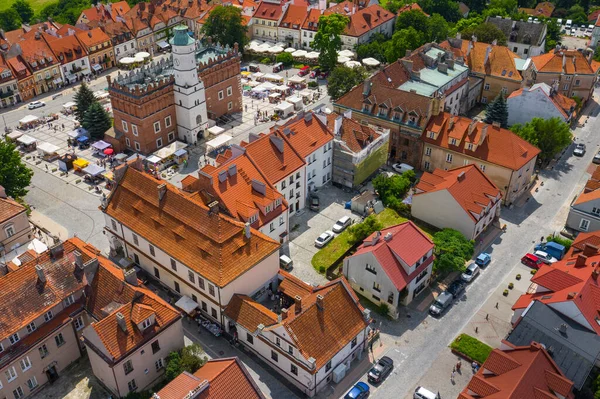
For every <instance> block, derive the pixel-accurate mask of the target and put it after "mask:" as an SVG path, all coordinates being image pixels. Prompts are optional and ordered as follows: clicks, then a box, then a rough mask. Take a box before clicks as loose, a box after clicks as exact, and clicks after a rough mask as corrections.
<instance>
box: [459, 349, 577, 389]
mask: <svg viewBox="0 0 600 399" xmlns="http://www.w3.org/2000/svg"><path fill="white" fill-rule="evenodd" d="M503 347H504V349H494V350H493V351H492V353H491V354H490V356H489V357H488V358H487V360H486V361H485V362H484V363H483V365H482V366H481V368H480V369H479V370H478V371H477V374H475V375H474V376H473V378H472V379H471V381H470V382H469V384H468V385H467V386H466V387H465V388H464V390H463V391H462V392H461V394H460V395H459V396H458V399H472V398H488V399H500V398H502V399H521V398H542V397H543V398H548V399H550V398H555V399H559V398H564V397H567V398H572V397H573V394H572V392H571V389H572V388H573V383H572V382H571V381H570V380H568V379H567V378H566V377H565V376H564V374H563V373H562V371H561V370H560V368H559V367H558V366H557V365H556V363H554V361H553V360H552V358H551V357H550V355H549V354H548V352H546V350H545V349H544V348H543V347H542V346H541V345H540V344H538V343H535V342H533V343H531V344H530V345H528V346H520V347H515V346H513V345H512V344H510V343H509V342H507V341H503ZM539 393H542V394H543V395H544V396H541V397H540V396H538V395H539Z"/></svg>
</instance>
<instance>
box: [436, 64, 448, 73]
mask: <svg viewBox="0 0 600 399" xmlns="http://www.w3.org/2000/svg"><path fill="white" fill-rule="evenodd" d="M438 71H439V72H441V73H448V65H447V64H445V63H443V62H440V63H438Z"/></svg>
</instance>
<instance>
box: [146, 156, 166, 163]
mask: <svg viewBox="0 0 600 399" xmlns="http://www.w3.org/2000/svg"><path fill="white" fill-rule="evenodd" d="M145 161H146V162H149V163H155V164H156V163H159V162H160V161H162V158H161V157H159V156H157V155H150V156H149V157H148V158H146V159H145Z"/></svg>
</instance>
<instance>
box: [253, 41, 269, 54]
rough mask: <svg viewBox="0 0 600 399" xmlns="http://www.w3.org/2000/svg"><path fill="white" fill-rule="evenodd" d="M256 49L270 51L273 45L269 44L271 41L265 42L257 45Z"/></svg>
mask: <svg viewBox="0 0 600 399" xmlns="http://www.w3.org/2000/svg"><path fill="white" fill-rule="evenodd" d="M255 50H256V51H258V52H264V53H267V52H269V50H271V46H270V45H269V43H263V44H261V45H260V46H258V47H255Z"/></svg>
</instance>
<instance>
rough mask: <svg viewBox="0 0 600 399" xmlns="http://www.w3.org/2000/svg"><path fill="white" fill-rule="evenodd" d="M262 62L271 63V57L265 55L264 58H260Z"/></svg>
mask: <svg viewBox="0 0 600 399" xmlns="http://www.w3.org/2000/svg"><path fill="white" fill-rule="evenodd" d="M260 63H261V64H265V65H266V64H270V63H271V59H270V58H269V57H265V58H263V59H262V60H260Z"/></svg>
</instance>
